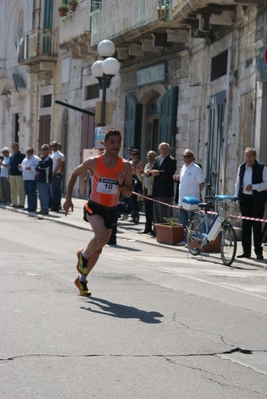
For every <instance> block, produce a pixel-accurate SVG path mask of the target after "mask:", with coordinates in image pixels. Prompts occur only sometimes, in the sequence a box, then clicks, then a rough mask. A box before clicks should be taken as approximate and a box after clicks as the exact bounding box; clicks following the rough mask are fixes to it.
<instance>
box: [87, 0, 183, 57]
mask: <svg viewBox="0 0 267 399" xmlns="http://www.w3.org/2000/svg"><path fill="white" fill-rule="evenodd" d="M172 1H173V0H163V1H159V0H149V1H147V0H134V1H133V0H117V1H116V2H115V3H113V4H111V5H109V6H107V7H105V8H103V9H101V10H98V11H97V12H95V13H94V14H93V15H92V33H91V46H92V48H95V47H96V46H97V44H98V43H99V42H100V41H101V40H103V39H110V40H112V41H113V42H114V43H115V45H116V49H117V54H118V58H119V59H120V60H124V59H126V58H129V57H135V56H136V57H142V56H143V55H144V54H145V53H146V52H153V53H157V52H159V51H162V49H163V48H170V47H171V46H172V44H173V43H175V45H176V46H177V44H182V47H184V43H187V40H188V28H187V30H183V31H181V30H177V22H175V21H173V18H172ZM178 47H179V46H178Z"/></svg>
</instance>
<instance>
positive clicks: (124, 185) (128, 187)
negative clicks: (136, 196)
mask: <svg viewBox="0 0 267 399" xmlns="http://www.w3.org/2000/svg"><path fill="white" fill-rule="evenodd" d="M118 182H119V185H120V186H121V191H122V194H123V195H125V197H131V195H132V184H133V183H132V169H131V165H130V163H129V162H127V161H125V162H124V164H123V172H119V173H118Z"/></svg>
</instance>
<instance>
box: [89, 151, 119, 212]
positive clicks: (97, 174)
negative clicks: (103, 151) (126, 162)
mask: <svg viewBox="0 0 267 399" xmlns="http://www.w3.org/2000/svg"><path fill="white" fill-rule="evenodd" d="M119 171H122V172H123V158H121V157H118V162H117V165H116V166H115V167H114V168H112V169H110V168H107V167H106V165H105V164H104V158H103V155H99V157H98V159H97V163H96V168H95V171H94V174H93V176H92V177H91V194H90V201H93V202H96V203H97V204H99V205H102V206H106V207H108V208H110V207H115V206H117V205H118V202H119V196H120V192H121V189H120V186H119V182H118V180H117V178H118V172H119Z"/></svg>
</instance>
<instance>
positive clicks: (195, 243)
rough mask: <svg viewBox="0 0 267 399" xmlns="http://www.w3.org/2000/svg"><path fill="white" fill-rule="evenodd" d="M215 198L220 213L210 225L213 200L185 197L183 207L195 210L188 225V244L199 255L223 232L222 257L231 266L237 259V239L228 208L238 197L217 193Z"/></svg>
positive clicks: (189, 248) (194, 253)
mask: <svg viewBox="0 0 267 399" xmlns="http://www.w3.org/2000/svg"><path fill="white" fill-rule="evenodd" d="M215 200H216V201H217V204H218V214H217V215H216V217H215V219H214V220H213V222H212V224H211V225H210V226H209V224H210V223H209V222H210V220H209V218H208V211H209V210H210V209H211V208H212V202H211V201H209V202H205V203H204V202H200V200H199V199H198V198H194V197H184V198H183V208H184V209H186V210H188V211H194V215H193V216H192V217H191V219H190V221H189V225H188V227H187V246H188V250H189V252H190V253H191V254H192V255H194V256H196V255H199V254H200V253H201V252H202V248H203V247H205V246H206V245H207V244H209V243H210V242H213V241H215V239H216V237H217V236H218V234H221V243H220V252H221V258H222V261H223V263H224V264H225V265H227V266H230V265H231V264H232V263H233V261H234V259H235V255H236V247H237V239H236V233H235V230H234V228H233V226H232V225H231V223H230V221H229V218H228V216H227V210H228V208H229V206H228V203H229V202H231V201H235V200H236V198H235V197H234V196H230V195H215ZM198 209H199V210H198ZM203 211H204V215H203Z"/></svg>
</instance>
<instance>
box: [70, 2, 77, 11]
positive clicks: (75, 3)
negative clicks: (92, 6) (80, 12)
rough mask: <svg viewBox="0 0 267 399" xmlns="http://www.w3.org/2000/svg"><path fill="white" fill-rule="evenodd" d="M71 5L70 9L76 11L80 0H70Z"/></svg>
mask: <svg viewBox="0 0 267 399" xmlns="http://www.w3.org/2000/svg"><path fill="white" fill-rule="evenodd" d="M69 5H70V11H75V10H76V7H77V5H78V0H70V2H69Z"/></svg>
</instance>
